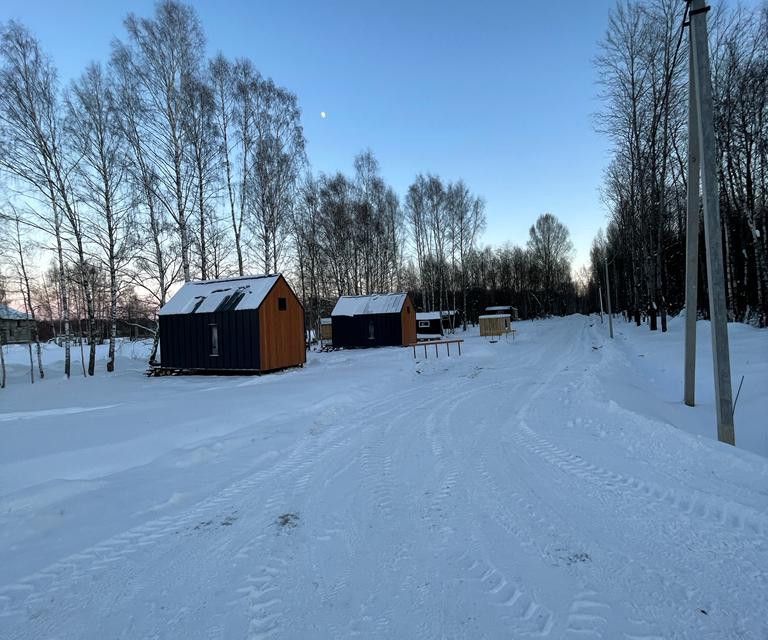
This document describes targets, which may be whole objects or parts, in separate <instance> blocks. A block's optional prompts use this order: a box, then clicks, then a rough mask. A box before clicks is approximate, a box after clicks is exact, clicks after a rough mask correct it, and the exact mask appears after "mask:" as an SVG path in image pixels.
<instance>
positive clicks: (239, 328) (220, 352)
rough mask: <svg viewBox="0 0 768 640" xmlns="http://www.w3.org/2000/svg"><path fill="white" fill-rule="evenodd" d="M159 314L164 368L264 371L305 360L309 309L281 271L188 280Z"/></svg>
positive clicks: (211, 370)
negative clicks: (259, 274)
mask: <svg viewBox="0 0 768 640" xmlns="http://www.w3.org/2000/svg"><path fill="white" fill-rule="evenodd" d="M159 316H160V361H161V368H163V369H174V370H177V369H179V370H186V371H198V372H202V371H207V372H217V371H238V372H242V373H263V372H266V371H274V370H276V369H285V368H287V367H295V366H300V365H303V364H304V363H305V362H306V352H305V344H304V308H303V307H302V305H301V302H299V299H298V298H297V297H296V294H295V293H294V292H293V290H292V289H291V287H290V286H289V285H288V283H287V282H286V281H285V278H283V276H282V275H280V274H273V275H265V276H247V277H242V278H229V279H223V280H205V281H200V282H187V283H186V284H184V286H182V287H181V289H179V291H178V292H177V293H176V295H174V296H173V297H172V298H171V299H170V300H169V301H168V302H167V303H166V304H165V306H164V307H163V308H162V309H160V312H159Z"/></svg>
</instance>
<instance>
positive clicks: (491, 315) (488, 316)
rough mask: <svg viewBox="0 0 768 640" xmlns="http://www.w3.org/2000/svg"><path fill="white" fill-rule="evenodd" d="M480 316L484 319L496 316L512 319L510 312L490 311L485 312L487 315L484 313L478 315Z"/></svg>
mask: <svg viewBox="0 0 768 640" xmlns="http://www.w3.org/2000/svg"><path fill="white" fill-rule="evenodd" d="M478 318H480V319H481V320H482V319H487V318H493V319H494V320H495V319H496V318H510V319H511V318H512V316H511V315H510V314H508V313H489V314H485V315H482V316H478Z"/></svg>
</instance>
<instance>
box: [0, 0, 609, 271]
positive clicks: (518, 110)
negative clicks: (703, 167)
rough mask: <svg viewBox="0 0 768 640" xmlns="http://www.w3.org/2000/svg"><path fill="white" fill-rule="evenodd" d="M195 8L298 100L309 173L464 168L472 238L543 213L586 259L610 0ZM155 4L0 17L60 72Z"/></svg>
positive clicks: (207, 2) (20, 6)
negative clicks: (601, 46) (478, 207)
mask: <svg viewBox="0 0 768 640" xmlns="http://www.w3.org/2000/svg"><path fill="white" fill-rule="evenodd" d="M192 4H193V5H194V6H195V7H196V9H197V11H198V13H199V15H200V18H201V21H202V24H203V27H204V29H205V32H206V35H207V37H208V53H209V54H213V53H215V52H217V51H219V50H221V51H222V52H223V53H224V54H225V55H227V56H229V57H236V56H247V57H249V58H251V59H252V60H253V61H254V62H255V64H256V66H257V68H258V69H259V70H260V71H261V72H262V74H264V75H267V76H271V77H273V78H274V79H275V81H276V82H278V83H279V84H282V85H284V86H286V87H288V88H290V89H291V90H292V91H294V92H295V93H296V94H297V95H298V96H299V101H300V104H301V107H302V110H303V123H304V127H305V132H306V137H307V141H308V154H309V158H310V161H311V163H312V165H313V168H314V170H315V171H326V172H332V171H336V170H342V171H345V172H351V171H352V159H353V157H354V155H355V154H356V153H357V152H359V151H360V150H362V149H364V148H366V147H370V148H371V149H372V150H373V152H374V153H375V154H376V156H377V158H378V159H379V162H380V164H381V169H382V173H383V176H384V178H385V179H386V180H387V181H388V182H389V183H390V184H392V185H393V186H394V187H395V189H396V190H397V191H398V193H399V194H400V195H401V196H402V195H403V194H404V193H405V191H406V189H407V187H408V185H409V184H410V182H411V181H412V179H413V177H414V176H415V174H416V173H418V172H433V173H436V174H438V175H440V176H442V177H444V178H446V179H451V180H453V179H457V178H463V179H464V180H465V181H466V182H467V184H468V185H469V186H470V188H471V189H472V190H473V191H474V192H476V193H478V194H480V195H482V196H483V197H484V198H485V199H486V202H487V217H488V228H487V231H486V233H485V236H484V238H483V241H484V242H487V243H491V244H494V245H499V244H502V243H504V242H506V241H510V242H513V243H518V244H523V243H524V242H525V241H526V238H527V230H528V227H529V226H530V225H531V224H532V223H533V222H534V220H535V219H536V217H537V216H538V215H539V214H541V213H543V212H545V211H551V212H552V213H554V214H555V215H556V216H558V217H559V218H560V219H561V220H562V221H563V222H565V223H566V224H567V225H568V227H569V228H570V230H571V234H572V236H573V240H574V244H575V246H576V249H577V252H576V264H577V265H578V264H581V263H584V262H586V261H587V258H588V252H589V246H590V243H591V241H592V238H593V236H594V234H595V232H596V231H597V229H598V228H599V227H601V226H604V224H605V222H604V220H605V210H604V207H603V206H602V204H601V202H600V197H599V191H598V189H599V187H600V183H601V179H602V172H603V170H604V168H605V166H606V164H607V162H608V152H609V150H608V144H607V142H606V140H605V139H603V138H602V137H601V136H599V135H598V134H596V133H595V132H594V130H593V126H592V114H593V113H594V112H595V111H596V109H597V107H598V102H597V100H596V93H597V87H596V84H595V80H596V75H595V72H594V69H593V67H592V58H593V56H594V55H595V53H596V47H597V42H598V40H600V38H601V37H602V35H603V33H604V31H605V28H606V24H607V16H608V11H609V9H610V7H611V6H613V4H614V3H613V0H589V1H588V2H581V3H573V2H566V1H565V0H553V1H552V2H549V3H544V2H538V1H526V2H523V1H521V0H518V1H512V0H493V1H491V0H489V1H486V2H480V1H479V2H468V1H467V0H463V1H461V2H458V1H453V0H443V1H437V0H432V1H429V2H428V1H422V2H420V1H417V0H411V1H405V0H377V1H374V0H370V1H366V0H357V1H353V0H344V1H337V0H325V1H323V0H319V1H318V0H315V1H313V2H309V1H306V0H296V1H293V2H289V1H286V2H282V1H278V0H251V1H249V0H229V1H227V2H221V1H218V2H217V1H215V0H199V1H196V2H193V3H192ZM153 6H154V2H152V1H148V0H137V1H133V2H116V1H111V0H67V1H65V2H61V1H60V0H57V1H55V2H54V1H48V2H43V1H41V0H23V1H21V0H3V3H2V12H1V13H0V19H2V20H4V19H7V18H16V19H18V20H20V21H22V22H23V23H25V24H26V25H27V26H29V27H30V28H31V29H32V30H33V31H34V32H35V33H36V34H37V36H38V37H39V38H40V40H41V41H42V43H43V46H44V47H45V49H46V50H47V51H48V52H49V53H50V54H51V55H52V56H53V58H54V59H55V61H56V64H57V65H58V67H59V70H60V74H61V77H62V79H64V80H68V79H70V78H72V77H74V76H75V75H77V74H79V73H80V71H81V70H82V68H83V67H84V66H85V64H87V63H88V62H89V61H90V60H93V59H100V60H106V59H107V57H108V56H109V50H110V42H111V41H112V39H113V38H114V37H116V36H117V37H123V36H124V32H123V27H122V19H123V17H124V15H125V14H126V13H128V12H129V11H132V12H134V13H137V14H139V15H149V14H151V13H152V10H153ZM321 111H326V112H327V113H328V117H327V118H326V119H324V120H323V119H321V118H320V112H321Z"/></svg>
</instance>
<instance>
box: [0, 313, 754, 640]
mask: <svg viewBox="0 0 768 640" xmlns="http://www.w3.org/2000/svg"><path fill="white" fill-rule="evenodd" d="M517 328H518V329H519V332H518V335H517V339H516V340H515V341H514V342H512V341H511V340H510V341H509V342H505V341H502V342H499V343H495V344H489V343H488V342H487V341H485V340H482V339H480V338H479V337H477V336H471V337H469V338H468V339H467V341H466V343H465V345H464V348H463V355H462V356H460V357H457V356H456V353H455V351H454V350H452V356H451V358H446V357H445V353H444V352H442V351H441V353H440V358H439V359H437V360H435V359H434V355H433V354H434V351H433V350H432V351H431V353H430V359H429V360H427V361H424V360H423V351H422V352H421V354H420V357H419V358H418V359H417V360H414V358H413V355H412V352H411V351H410V350H408V349H379V350H370V351H347V352H336V353H330V354H325V353H321V354H311V357H310V359H309V363H308V365H307V366H306V367H305V368H304V369H300V370H293V371H288V372H283V373H279V374H274V375H269V376H264V377H254V378H241V377H168V378H154V379H149V378H146V377H144V376H143V375H142V372H143V370H144V362H143V361H142V360H140V359H139V358H138V356H141V355H142V353H143V349H142V348H141V347H140V346H138V347H137V346H136V345H130V344H126V345H123V348H122V351H121V356H120V357H119V360H118V367H119V372H118V374H117V375H116V376H114V378H109V377H108V376H106V375H105V374H103V373H100V374H99V375H98V376H97V377H96V378H95V379H91V380H83V379H82V378H81V377H74V378H73V379H72V380H70V381H65V380H63V379H61V377H60V367H59V368H58V369H57V367H56V366H55V365H53V366H51V367H50V369H49V377H48V378H47V379H46V380H45V381H44V382H42V383H36V384H35V385H29V384H28V383H25V382H24V370H23V364H22V363H23V362H24V357H25V354H24V352H23V351H22V350H21V349H19V348H13V349H10V350H9V353H8V359H9V361H10V362H11V365H10V382H9V386H8V388H7V389H5V390H4V391H2V392H0V442H1V443H2V444H1V445H0V638H3V639H5V638H25V639H34V640H37V639H42V638H73V639H74V638H78V639H80V638H94V639H101V638H124V639H135V638H265V637H275V638H301V639H307V638H347V637H353V636H357V637H362V638H471V639H475V638H501V637H510V638H525V637H550V638H627V639H629V638H695V639H699V638H762V639H764V638H768V613H766V612H767V611H768V605H767V604H766V603H768V458H766V457H764V456H768V420H767V419H766V416H768V395H767V394H766V390H767V389H768V331H765V330H762V331H759V330H756V329H752V328H750V327H745V326H736V325H733V326H731V327H730V331H731V339H732V341H731V346H732V369H733V375H734V383H735V385H736V384H738V381H739V379H740V377H741V375H744V376H745V380H744V385H743V388H742V391H741V398H740V399H739V403H738V406H737V409H736V418H735V420H736V438H737V444H738V448H732V447H728V446H726V445H721V444H719V443H718V442H716V441H715V439H714V435H715V425H714V411H713V408H712V375H711V360H710V355H709V354H710V351H709V336H708V326H707V323H699V331H700V350H699V385H698V400H699V401H700V403H701V404H700V406H697V407H696V408H688V407H685V406H683V405H682V404H681V402H680V397H681V394H682V381H681V361H682V322H681V321H680V320H674V321H672V323H671V327H670V328H671V330H670V332H669V333H667V334H661V333H658V334H651V333H650V332H648V330H647V328H645V327H643V328H639V329H638V328H635V327H634V326H633V325H628V324H625V323H623V322H617V324H616V328H617V340H615V341H614V342H610V341H609V340H608V339H607V326H606V325H601V324H600V322H599V320H598V319H596V318H595V317H591V318H585V317H582V316H572V317H569V318H561V319H552V320H547V321H541V322H533V323H532V322H522V323H518V324H517ZM59 352H60V350H58V349H57V348H56V347H49V348H48V349H47V351H46V358H47V359H53V358H55V357H57V356H58V354H59ZM131 355H134V356H137V357H135V358H132V357H131ZM676 427H677V428H676Z"/></svg>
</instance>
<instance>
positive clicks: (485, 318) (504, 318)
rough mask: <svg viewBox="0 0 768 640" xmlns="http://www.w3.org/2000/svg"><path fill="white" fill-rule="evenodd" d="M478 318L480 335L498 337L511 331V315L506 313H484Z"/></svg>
mask: <svg viewBox="0 0 768 640" xmlns="http://www.w3.org/2000/svg"><path fill="white" fill-rule="evenodd" d="M479 320H480V335H481V336H488V337H498V336H502V335H504V334H505V333H510V332H511V331H512V316H511V315H510V314H508V313H493V314H486V315H482V316H480V318H479Z"/></svg>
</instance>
